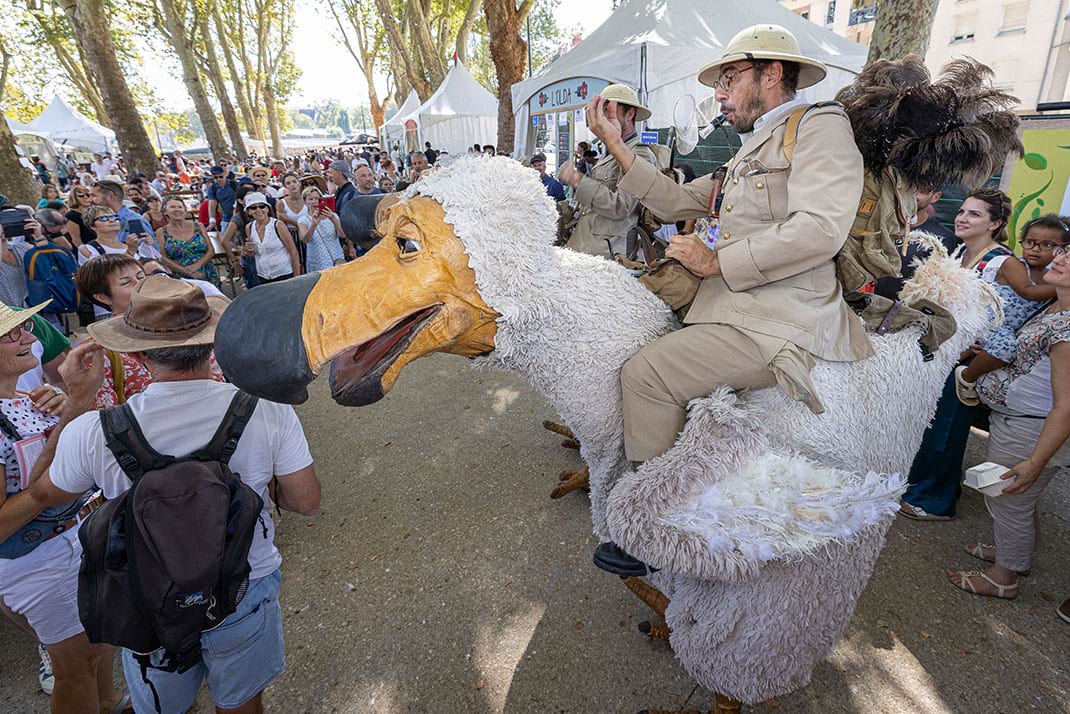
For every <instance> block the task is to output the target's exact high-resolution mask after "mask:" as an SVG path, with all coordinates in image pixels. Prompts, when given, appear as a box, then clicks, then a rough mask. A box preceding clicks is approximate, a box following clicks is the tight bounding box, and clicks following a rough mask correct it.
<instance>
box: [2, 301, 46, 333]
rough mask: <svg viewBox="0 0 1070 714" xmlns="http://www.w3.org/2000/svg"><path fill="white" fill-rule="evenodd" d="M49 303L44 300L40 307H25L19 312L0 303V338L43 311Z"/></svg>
mask: <svg viewBox="0 0 1070 714" xmlns="http://www.w3.org/2000/svg"><path fill="white" fill-rule="evenodd" d="M50 302H52V301H51V300H45V301H44V302H43V303H41V304H40V305H34V306H33V307H27V308H24V309H21V310H15V309H13V308H10V307H8V306H7V305H5V304H3V303H0V336H3V335H6V334H7V333H9V332H11V331H12V330H14V329H15V328H16V327H18V326H19V325H21V324H23V323H24V322H26V321H27V320H29V319H30V318H31V317H33V316H34V315H36V314H37V313H39V312H41V311H42V310H44V309H45V307H46V306H47V305H48V304H49V303H50Z"/></svg>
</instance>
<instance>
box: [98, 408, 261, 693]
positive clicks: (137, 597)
mask: <svg viewBox="0 0 1070 714" xmlns="http://www.w3.org/2000/svg"><path fill="white" fill-rule="evenodd" d="M256 403H257V398H256V397H253V396H251V395H249V394H246V393H244V392H238V393H237V394H236V395H235V396H234V399H233V401H231V403H230V406H229V407H228V408H227V413H226V415H225V416H224V417H223V421H222V422H221V423H220V425H219V428H218V429H217V430H216V433H215V435H214V436H213V437H212V440H211V441H210V442H209V443H208V445H207V446H205V447H204V448H203V449H201V450H199V451H195V452H194V453H192V454H190V455H189V456H184V457H179V458H176V457H174V456H164V455H162V454H159V453H158V452H156V451H155V450H154V449H153V448H152V447H151V446H149V444H148V442H147V441H146V440H145V435H144V433H142V431H141V427H140V426H139V425H138V423H137V420H136V419H135V418H134V416H133V413H132V412H131V410H130V406H129V405H127V404H123V405H121V406H118V407H113V408H111V409H105V410H102V411H101V412H100V421H101V425H102V426H103V428H104V437H105V439H106V440H107V444H108V448H109V449H111V452H112V454H114V455H115V459H116V461H118V463H119V466H120V468H122V470H123V472H124V473H125V474H126V475H127V476H128V477H129V478H130V481H131V482H132V484H131V486H130V488H129V489H128V490H126V491H124V492H123V493H122V494H120V495H119V496H118V497H116V498H115V499H113V500H111V501H108V502H107V503H105V504H104V505H103V506H101V507H100V508H99V509H98V510H97V511H96V512H95V513H94V514H93V515H92V516H91V517H90V518H88V519H87V520H86V521H85V523H83V524H82V528H81V530H80V531H79V533H78V538H79V540H80V541H81V543H82V564H81V569H80V572H79V575H78V615H79V617H80V618H81V621H82V625H83V626H84V627H85V631H86V635H87V636H88V637H89V641H90V642H107V643H110V644H113V645H119V646H121V647H125V648H127V649H129V650H132V651H133V652H134V653H135V656H136V658H137V660H138V661H139V663H140V664H141V675H142V678H143V679H144V681H145V682H146V683H148V684H149V686H150V687H151V686H152V683H151V682H149V679H148V667H149V664H150V662H149V658H150V655H151V654H152V653H154V652H156V651H157V650H160V649H161V648H162V649H163V650H164V656H163V659H162V662H160V663H157V664H154V665H152V666H153V667H154V668H156V669H161V670H163V671H167V672H185V671H186V670H188V669H189V668H190V667H193V666H194V665H196V664H197V663H198V662H200V661H201V633H202V632H204V631H207V630H211V629H213V628H215V627H218V626H219V625H220V624H222V622H223V620H225V619H226V618H227V616H229V615H230V614H231V613H233V612H234V610H235V608H237V606H238V603H239V602H241V599H242V597H243V596H244V595H245V591H246V589H247V588H248V585H249V547H250V546H251V545H252V541H253V536H254V535H255V533H256V525H257V522H258V521H260V525H261V527H262V528H263V531H264V537H265V538H266V537H267V526H266V525H265V524H264V523H263V521H262V520H261V516H260V511H261V509H262V508H263V505H264V502H263V500H262V499H261V498H260V496H259V495H257V493H256V492H255V491H253V490H252V489H251V488H249V486H248V485H246V484H245V483H243V482H242V480H241V478H240V476H239V475H238V474H235V473H232V472H231V471H230V468H229V467H228V466H227V462H228V461H229V460H230V457H231V456H232V455H233V454H234V450H235V449H236V448H237V446H238V440H239V439H240V438H241V434H242V431H243V430H244V428H245V425H246V424H247V423H248V422H249V419H250V417H252V415H253V410H254V409H255V408H256ZM152 693H153V698H154V699H155V703H156V710H157V711H160V701H159V696H158V694H157V692H156V689H155V687H153V688H152Z"/></svg>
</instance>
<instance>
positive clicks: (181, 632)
mask: <svg viewBox="0 0 1070 714" xmlns="http://www.w3.org/2000/svg"><path fill="white" fill-rule="evenodd" d="M227 304H228V301H227V300H226V298H216V297H213V298H206V297H205V296H204V294H203V293H202V292H201V291H200V290H199V289H198V288H196V287H195V286H192V285H189V284H187V283H184V282H182V281H178V280H173V279H170V278H166V277H162V276H150V277H148V278H146V279H145V280H143V281H142V282H141V283H140V284H139V285H138V287H137V288H136V290H135V292H134V294H133V295H132V297H131V301H130V306H129V308H128V310H127V311H126V314H125V315H124V316H120V317H114V318H111V319H108V320H104V321H102V322H96V323H93V325H91V326H90V334H91V335H92V336H93V338H94V340H95V341H96V343H97V345H91V344H90V345H81V346H79V347H78V348H76V350H75V351H74V352H72V355H71V358H70V359H69V360H68V361H71V362H73V363H74V364H73V365H71V366H67V365H65V368H66V372H67V374H65V377H66V379H67V384H68V387H69V389H70V390H71V394H70V399H69V402H68V410H67V411H65V413H64V416H63V419H62V420H61V421H60V423H59V425H58V426H57V428H56V431H55V432H54V433H53V436H51V437H50V438H49V440H48V442H47V444H46V446H45V452H44V455H43V456H42V457H41V461H47V460H48V458H49V455H50V453H51V451H50V449H54V454H55V456H54V458H53V459H52V460H51V464H50V466H47V471H45V472H44V473H43V474H42V475H41V476H40V478H38V479H37V481H35V482H34V484H33V486H32V487H31V488H30V489H29V490H28V491H26V492H23V494H19V495H18V496H16V497H13V498H11V499H9V500H8V502H7V504H6V506H5V507H4V508H3V509H0V537H7V536H8V535H9V534H10V533H13V532H15V531H16V530H17V529H18V528H20V527H21V526H22V525H23V524H24V523H25V522H26V521H27V520H29V519H30V518H32V517H33V516H34V515H35V514H36V513H37V512H39V511H40V510H41V509H42V508H44V507H46V506H48V505H49V504H53V503H63V502H66V501H69V500H70V499H71V498H72V491H70V489H73V493H75V494H77V493H81V492H82V491H84V490H85V488H83V487H82V486H81V485H80V484H89V486H87V487H86V488H89V487H91V486H92V485H93V484H97V485H98V487H99V488H101V489H102V490H103V492H104V496H105V498H107V499H108V502H107V503H105V504H104V505H103V506H101V508H100V509H99V511H98V512H97V513H95V514H94V517H93V518H91V519H89V520H88V521H87V522H86V523H85V524H84V525H83V528H82V530H81V531H80V541H81V544H82V546H83V549H84V556H83V562H84V567H83V569H82V573H81V575H80V583H79V610H80V612H81V614H82V621H83V624H84V625H85V627H86V632H87V634H88V636H89V638H90V640H98V641H109V642H113V643H116V644H120V645H123V646H124V649H123V672H124V674H125V676H126V680H127V683H128V686H129V688H130V691H131V695H132V699H133V703H134V708H135V711H138V712H152V711H159V712H185V711H186V710H187V709H189V708H190V707H191V706H192V705H193V703H194V701H195V699H196V697H197V693H198V692H199V690H200V687H201V684H202V682H203V681H205V680H207V684H208V689H209V691H210V692H211V695H212V699H213V701H214V703H215V705H216V707H217V709H218V710H224V711H228V712H231V711H233V712H242V713H243V712H258V711H262V708H261V706H262V705H261V703H260V695H261V692H262V691H263V689H264V688H265V687H266V686H267V685H268V684H269V683H270V682H271V681H273V680H274V679H275V678H276V677H277V676H278V675H279V674H280V673H281V672H282V670H283V667H284V657H283V642H282V616H281V610H280V608H279V602H278V594H279V586H280V582H281V575H280V572H279V566H280V564H281V561H282V558H281V556H280V555H279V552H278V550H276V548H275V545H274V523H273V521H272V519H271V513H270V511H269V509H268V496H269V494H270V495H271V496H272V497H273V499H274V500H275V502H276V504H277V505H278V507H279V508H283V509H286V510H291V511H295V512H298V513H303V514H306V515H311V514H312V513H314V512H315V511H316V510H317V508H318V507H319V500H320V489H319V481H318V479H317V477H316V473H315V468H314V467H313V465H312V458H311V456H310V454H309V451H308V443H307V441H306V440H305V436H304V433H303V431H302V429H301V424H300V422H298V420H297V416H296V414H295V413H294V411H293V409H292V408H291V407H289V406H284V405H281V404H275V403H271V402H265V401H257V400H255V399H254V398H252V397H249V396H248V395H243V394H242V393H240V392H239V391H238V389H237V388H235V387H234V386H232V385H229V384H221V383H218V382H214V381H212V380H211V375H210V368H209V360H210V357H211V353H212V344H213V341H214V335H215V329H216V324H217V323H218V320H219V316H220V314H221V313H222V311H223V309H225V307H226V305H227ZM101 347H106V348H108V349H113V350H116V351H120V352H126V353H130V354H132V355H133V356H134V358H135V359H137V360H138V362H140V363H142V364H143V365H144V366H145V368H146V369H148V371H149V372H150V373H151V375H152V379H153V383H152V384H151V385H150V386H149V387H148V389H146V390H145V391H144V392H143V393H141V394H138V395H135V396H133V397H131V398H130V400H129V401H128V402H127V403H126V405H124V406H123V407H118V408H116V409H112V410H105V411H102V412H99V413H90V414H84V413H83V412H85V411H87V410H88V409H89V408H91V405H92V403H93V397H94V395H95V394H96V390H97V388H98V387H99V385H100V380H101V378H102V374H103V364H102V361H103V360H102V356H101V354H100V350H101ZM78 413H82V415H81V416H79V417H77V418H73V420H72V415H73V414H78ZM56 434H61V436H59V437H57V436H56ZM120 464H122V465H120ZM220 486H223V487H224V488H220ZM24 494H25V495H24ZM176 503H180V504H181V505H180V506H177V507H176V506H174V505H173V504H176ZM116 534H123V535H122V542H121V543H117V542H116V541H115V538H116V537H117V536H116ZM117 552H120V553H122V556H123V557H122V558H116V556H115V553H117ZM106 554H107V557H105V555H106ZM246 585H247V587H246ZM145 613H151V615H147V614H145Z"/></svg>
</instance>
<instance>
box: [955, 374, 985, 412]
mask: <svg viewBox="0 0 1070 714" xmlns="http://www.w3.org/2000/svg"><path fill="white" fill-rule="evenodd" d="M965 371H966V365H964V364H961V365H959V366H958V367H955V396H957V397H958V398H959V401H960V402H962V403H963V404H965V405H966V406H968V407H975V406H977V405H978V404H980V403H981V399H980V398H979V397H978V396H977V390H976V389H974V387H975V386H976V384H977V383H976V382H967V381H966V380H965V378H963V376H962V373H963V372H965Z"/></svg>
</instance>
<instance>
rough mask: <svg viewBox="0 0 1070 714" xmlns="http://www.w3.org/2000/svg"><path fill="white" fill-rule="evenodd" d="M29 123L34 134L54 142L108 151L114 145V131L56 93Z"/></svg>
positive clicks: (101, 151) (103, 151) (96, 150)
mask: <svg viewBox="0 0 1070 714" xmlns="http://www.w3.org/2000/svg"><path fill="white" fill-rule="evenodd" d="M28 126H29V128H30V129H31V130H32V131H34V132H35V133H39V134H43V135H44V136H47V137H49V138H50V139H52V141H55V142H57V143H63V144H70V145H71V146H76V147H79V148H84V149H88V150H89V151H93V152H97V153H105V152H108V151H111V150H112V147H113V145H114V144H115V132H114V131H112V130H111V129H109V128H108V127H106V126H102V125H100V124H97V123H96V122H95V121H93V120H91V119H89V118H88V117H86V116H83V115H82V114H79V113H78V111H77V110H76V109H75V108H74V107H72V106H71V105H70V104H68V103H67V102H66V100H64V99H63V98H62V97H60V96H59V95H58V94H57V95H55V96H53V97H52V101H51V102H50V103H49V105H48V106H47V107H46V108H45V110H44V111H43V112H41V114H40V116H38V117H37V118H36V119H34V120H33V121H32V122H30V123H29V125H28Z"/></svg>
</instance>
